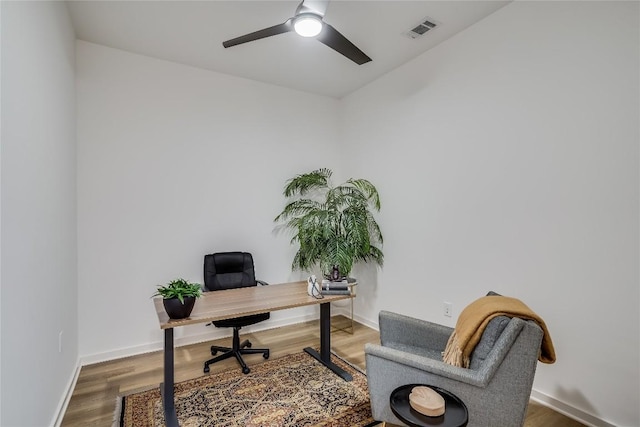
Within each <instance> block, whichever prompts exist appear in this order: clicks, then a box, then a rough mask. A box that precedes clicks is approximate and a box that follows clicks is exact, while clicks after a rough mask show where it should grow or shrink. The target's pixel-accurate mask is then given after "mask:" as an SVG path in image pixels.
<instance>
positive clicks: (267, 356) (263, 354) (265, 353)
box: [262, 351, 269, 359]
mask: <svg viewBox="0 0 640 427" xmlns="http://www.w3.org/2000/svg"><path fill="white" fill-rule="evenodd" d="M262 357H264V358H265V359H268V358H269V352H268V351H265V352H264V353H262Z"/></svg>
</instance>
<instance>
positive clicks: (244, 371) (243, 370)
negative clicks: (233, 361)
mask: <svg viewBox="0 0 640 427" xmlns="http://www.w3.org/2000/svg"><path fill="white" fill-rule="evenodd" d="M249 372H251V369H249V368H242V373H243V374H245V375H247V374H248V373H249Z"/></svg>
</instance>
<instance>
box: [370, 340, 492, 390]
mask: <svg viewBox="0 0 640 427" xmlns="http://www.w3.org/2000/svg"><path fill="white" fill-rule="evenodd" d="M364 352H365V356H366V359H367V367H369V366H370V363H369V360H371V362H373V360H372V358H375V359H377V360H378V361H380V362H381V363H382V364H380V363H371V366H374V365H375V366H381V367H384V368H383V369H381V371H385V372H398V370H401V369H402V366H407V367H411V368H415V369H418V370H420V371H423V372H425V373H428V374H430V375H433V376H438V377H444V378H448V379H450V380H453V381H459V382H462V383H466V384H469V385H473V386H476V387H486V386H487V384H489V380H490V379H491V378H490V376H488V375H483V373H480V372H478V371H474V370H472V369H466V368H460V367H457V366H452V365H449V364H447V363H444V362H443V361H442V360H437V359H432V358H429V357H423V356H420V355H418V354H413V353H407V352H404V351H400V350H397V349H394V348H389V347H383V346H380V345H377V344H371V343H367V344H365V347H364ZM394 365H395V367H394ZM367 375H370V372H367Z"/></svg>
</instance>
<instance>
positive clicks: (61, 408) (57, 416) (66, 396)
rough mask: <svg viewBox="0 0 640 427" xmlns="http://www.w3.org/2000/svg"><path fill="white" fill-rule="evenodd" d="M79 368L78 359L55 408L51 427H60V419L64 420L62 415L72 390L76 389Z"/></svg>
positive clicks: (65, 410) (80, 366)
mask: <svg viewBox="0 0 640 427" xmlns="http://www.w3.org/2000/svg"><path fill="white" fill-rule="evenodd" d="M81 368H82V365H81V364H80V359H78V360H77V361H76V368H75V372H74V373H73V377H71V380H70V381H69V384H67V389H66V390H67V391H66V393H65V394H64V395H63V396H62V399H61V400H60V403H58V407H57V408H56V411H55V413H54V414H55V416H54V418H53V420H52V422H51V424H50V425H51V426H54V427H60V425H61V424H62V418H64V414H65V412H67V406H69V401H70V400H71V395H72V394H73V390H74V389H75V388H76V383H77V382H78V377H79V376H80V369H81Z"/></svg>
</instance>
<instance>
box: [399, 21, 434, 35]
mask: <svg viewBox="0 0 640 427" xmlns="http://www.w3.org/2000/svg"><path fill="white" fill-rule="evenodd" d="M438 25H439V24H438V23H436V22H434V21H433V20H432V19H431V18H425V19H424V20H423V21H422V22H421V23H419V24H418V25H416V26H415V27H413V28H412V29H410V30H409V31H407V32H406V33H405V35H407V36H408V37H410V38H412V39H417V38H418V37H422V36H424V35H425V34H426V33H427V32H428V31H431V30H433V29H434V28H436V27H437V26H438Z"/></svg>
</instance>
